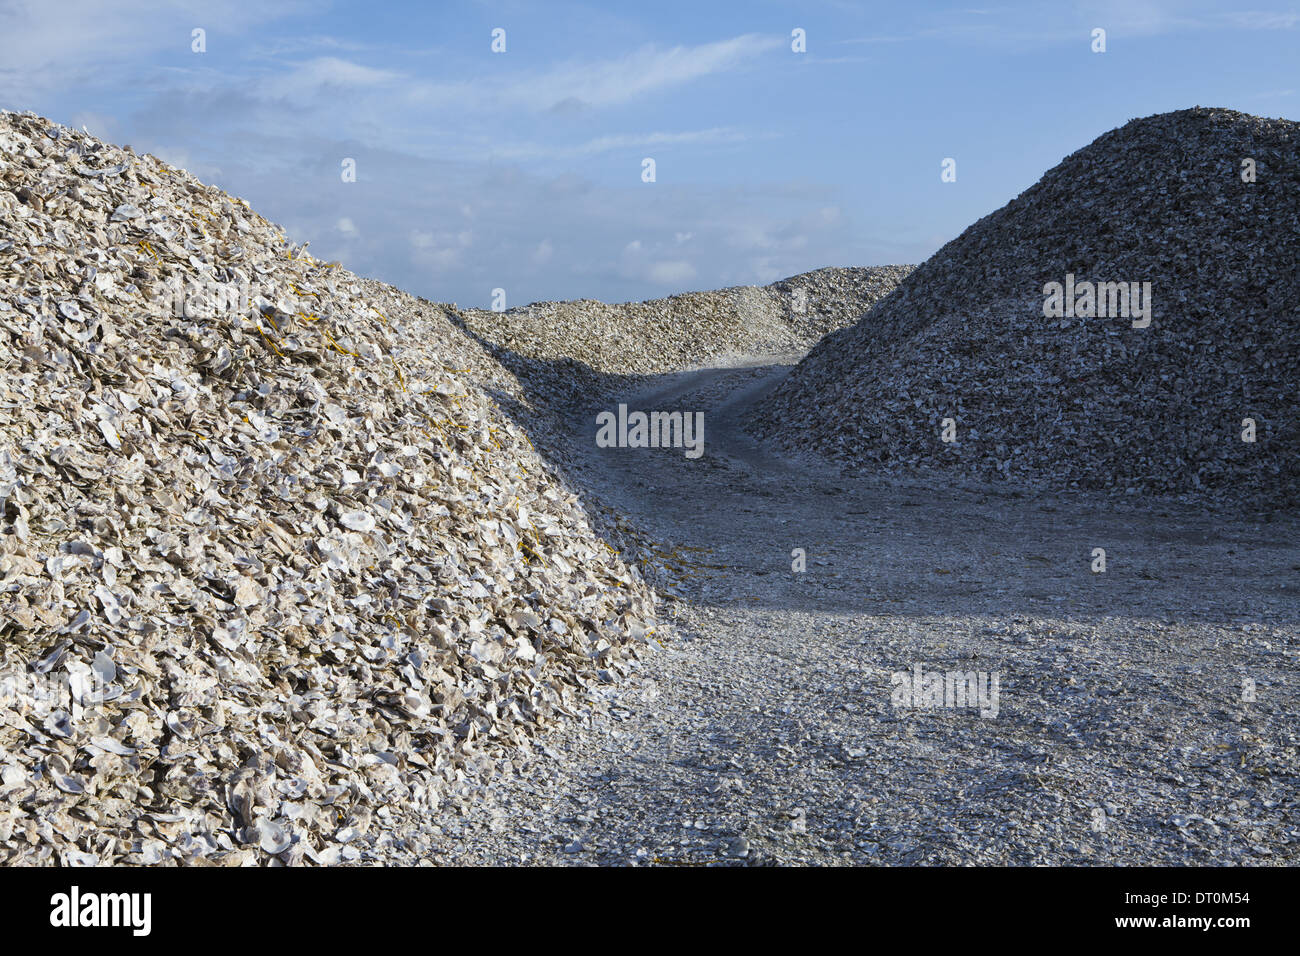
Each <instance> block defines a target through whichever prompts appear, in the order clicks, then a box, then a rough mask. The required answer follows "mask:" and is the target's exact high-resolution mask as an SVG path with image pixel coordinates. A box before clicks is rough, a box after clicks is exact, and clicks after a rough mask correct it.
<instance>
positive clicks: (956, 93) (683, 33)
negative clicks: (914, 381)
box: [0, 0, 1300, 306]
mask: <svg viewBox="0 0 1300 956" xmlns="http://www.w3.org/2000/svg"><path fill="white" fill-rule="evenodd" d="M972 2H976V3H977V2H978V0H968V2H967V3H966V4H961V3H957V4H945V3H896V4H885V3H849V2H822V0H805V2H800V3H776V2H766V0H736V2H724V0H718V2H711V0H694V2H676V0H654V2H650V3H566V2H555V3H551V2H532V3H524V2H518V3H516V2H499V3H498V2H428V3H417V2H394V3H383V2H378V0H376V2H368V3H357V2H346V3H331V2H328V0H312V2H297V0H258V2H256V3H244V2H234V0H201V2H196V3H187V2H182V0H141V2H138V3H131V4H124V3H123V4H119V3H104V2H92V0H66V2H51V0H0V106H3V107H5V108H9V109H20V110H21V109H30V110H35V111H36V112H38V113H41V114H43V115H45V116H49V117H50V118H52V119H55V120H57V121H59V122H63V123H68V124H72V125H76V126H82V125H85V126H86V127H87V128H88V129H89V130H90V131H91V132H92V133H95V134H96V135H98V136H101V137H103V138H105V139H108V140H111V141H113V142H116V143H130V144H131V145H132V146H133V147H135V148H136V149H137V150H142V151H148V152H152V153H155V154H156V155H158V156H160V157H162V158H163V159H166V160H167V161H169V162H172V163H175V164H177V165H180V166H183V167H185V168H187V169H189V170H190V171H191V172H192V173H194V174H195V175H196V176H198V177H199V178H200V179H203V180H204V181H206V182H211V183H214V184H216V185H218V186H220V187H222V188H223V189H226V190H227V191H229V192H231V193H233V194H235V195H238V196H242V197H244V198H246V199H247V200H248V201H249V202H250V203H251V204H252V205H253V207H254V208H255V209H257V210H258V211H259V212H261V213H262V214H263V215H265V216H266V217H267V218H269V219H271V220H273V221H275V222H278V223H280V224H281V225H283V226H285V227H286V229H288V231H289V233H290V235H291V237H292V238H294V239H295V240H297V241H300V242H301V241H308V240H309V241H310V242H311V249H312V251H313V252H314V253H315V254H316V255H318V256H320V257H322V258H325V259H339V260H341V261H342V262H343V263H344V264H345V265H346V266H347V267H348V268H351V269H353V270H354V271H356V272H359V273H361V274H364V275H370V276H374V277H376V278H380V279H383V280H385V281H388V282H391V283H394V284H395V285H397V286H399V287H401V288H403V289H406V290H408V291H410V292H414V293H416V294H419V295H423V296H425V297H426V298H429V299H433V300H436V301H455V302H458V303H459V304H461V305H471V306H486V305H488V304H489V302H490V299H491V292H492V289H493V288H497V287H501V288H504V289H505V290H506V298H507V304H509V305H520V304H524V303H526V302H529V301H535V300H542V299H572V298H584V297H585V298H598V299H603V300H606V301H624V300H631V299H643V298H649V297H653V296H660V295H667V294H671V293H674V292H681V291H686V290H690V289H707V288H716V287H721V286H728V285H742V284H744V285H748V284H759V283H766V282H770V281H773V280H775V279H778V278H782V277H784V276H787V275H792V274H795V273H798V272H803V271H807V270H810V269H815V268H818V267H821V266H827V265H840V266H847V265H873V264H884V263H892V262H920V261H922V260H924V259H925V258H926V257H927V256H929V255H930V254H931V253H932V252H934V251H935V250H936V249H937V248H938V247H939V246H940V245H942V244H943V243H944V242H946V241H947V240H949V239H951V238H953V237H954V236H956V235H957V234H958V233H960V232H961V231H962V230H963V229H964V228H965V227H966V226H968V225H969V224H970V223H972V222H974V221H975V220H976V219H978V218H979V217H980V216H983V215H985V214H987V213H989V212H991V211H993V210H994V209H996V208H998V207H999V206H1002V205H1003V204H1004V203H1006V202H1007V201H1008V200H1010V199H1011V198H1013V197H1014V196H1016V195H1017V194H1018V193H1020V192H1021V191H1022V190H1024V189H1025V188H1026V187H1028V186H1030V185H1031V184H1033V183H1034V182H1035V181H1036V180H1037V179H1038V178H1039V177H1040V176H1041V175H1042V174H1043V172H1045V171H1046V170H1047V169H1049V168H1051V167H1052V166H1053V165H1055V164H1056V163H1057V162H1059V161H1060V160H1061V159H1062V158H1063V157H1064V156H1066V155H1067V154H1069V153H1071V152H1073V151H1074V150H1076V149H1078V148H1080V147H1082V146H1084V145H1086V144H1087V143H1089V142H1091V141H1092V140H1093V139H1095V138H1096V137H1097V136H1099V135H1100V134H1102V133H1104V132H1106V131H1107V130H1109V129H1113V128H1114V127H1116V126H1119V125H1122V124H1123V123H1125V122H1127V121H1128V120H1129V119H1132V118H1134V117H1138V116H1146V115H1149V114H1152V113H1158V112H1164V111H1167V110H1174V109H1181V108H1185V107H1189V106H1195V105H1201V106H1223V107H1230V108H1233V109H1238V110H1243V111H1246V112H1250V113H1256V114H1260V115H1264V116H1285V117H1288V118H1292V119H1294V118H1296V115H1297V112H1298V110H1297V107H1298V106H1300V66H1298V64H1300V12H1298V11H1300V6H1297V5H1288V4H1274V3H1267V2H1261V3H1258V4H1256V3H1253V2H1252V0H1246V3H1245V4H1244V5H1241V4H1237V5H1234V4H1216V3H1166V2H1161V0H1156V2H1144V0H1119V2H1104V3H1050V4H1048V3H1042V4H1037V3H1028V4H1010V5H994V6H974V5H971V3H972ZM498 27H499V28H502V29H504V30H505V31H506V34H505V39H506V52H504V53H493V52H492V51H491V43H492V31H493V29H495V28H498ZM1096 27H1101V28H1103V29H1105V30H1106V46H1107V49H1106V52H1105V53H1094V52H1092V49H1091V46H1092V36H1091V34H1092V30H1093V29H1094V28H1096ZM194 28H202V29H204V30H205V31H206V45H207V50H206V52H204V53H195V52H192V50H191V45H192V44H191V36H192V33H191V31H192V30H193V29H194ZM795 28H801V29H803V30H804V31H805V33H806V37H807V52H806V53H795V52H793V51H792V49H791V31H792V30H794V29H795ZM646 157H651V158H653V159H654V160H655V164H656V170H655V172H656V181H655V182H653V183H646V182H643V181H642V160H643V159H644V158H646ZM946 157H952V158H954V159H955V160H956V161H957V181H956V182H952V183H944V182H941V179H940V171H941V169H940V164H941V162H942V161H943V159H944V158H946ZM344 158H352V159H355V160H356V170H357V181H356V182H352V183H345V182H343V181H342V178H341V176H340V169H341V166H340V164H341V162H342V160H343V159H344Z"/></svg>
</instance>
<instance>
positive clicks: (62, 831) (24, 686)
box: [0, 112, 654, 865]
mask: <svg viewBox="0 0 1300 956" xmlns="http://www.w3.org/2000/svg"><path fill="white" fill-rule="evenodd" d="M487 383H492V384H493V387H494V388H496V389H505V390H506V391H508V392H513V393H518V392H519V388H518V383H516V382H513V381H512V377H511V376H510V374H509V373H508V372H506V371H505V370H504V369H503V368H501V367H500V365H499V364H497V362H496V361H495V360H494V359H493V358H492V357H491V356H490V355H489V354H488V353H487V352H486V351H485V350H484V349H483V348H481V347H480V346H479V345H478V344H476V343H475V342H474V341H473V340H472V339H470V338H469V337H467V336H465V335H464V333H463V332H462V331H461V330H460V329H459V328H458V327H457V325H456V323H455V322H453V321H452V318H451V317H450V316H449V314H448V313H447V311H446V310H443V309H441V308H439V307H436V306H433V305H432V304H430V303H426V302H424V301H423V300H418V299H415V298H412V297H409V296H404V295H402V294H400V293H397V292H396V291H395V290H391V289H388V288H387V287H384V286H381V285H380V284H379V283H374V282H370V281H368V280H362V279H359V278H357V277H356V276H354V275H352V274H350V273H348V272H347V271H345V270H343V269H341V268H339V267H338V266H337V264H334V263H324V262H320V261H318V260H317V259H315V258H313V257H312V256H311V255H309V254H308V253H307V252H306V251H305V250H304V249H301V248H295V247H293V246H292V245H291V244H289V243H288V242H287V241H286V239H285V237H284V235H283V233H282V232H281V231H280V230H279V229H278V228H276V227H275V226H273V225H272V224H270V223H268V222H267V221H265V220H264V219H262V218H261V217H260V216H258V215H256V214H255V213H253V212H252V211H251V210H249V208H248V207H247V206H246V204H244V203H243V202H242V201H240V200H238V199H234V198H232V197H230V196H228V195H226V194H225V193H223V192H221V191H219V190H217V189H215V188H212V187H209V186H205V185H203V184H202V183H199V182H198V181H196V180H195V179H194V178H193V177H191V176H189V175H188V174H186V173H184V172H182V171H180V170H178V169H175V168H173V167H171V166H169V165H167V164H165V163H163V162H161V161H159V160H157V159H155V158H154V157H152V156H147V155H136V154H134V153H133V152H132V151H131V150H130V149H129V148H127V149H118V148H114V147H112V146H109V145H106V144H104V143H102V142H99V141H97V140H96V139H94V138H93V137H91V136H89V135H87V134H85V133H83V132H79V131H76V130H72V129H68V128H65V127H62V126H59V125H56V124H54V123H51V122H49V121H48V120H45V119H42V118H40V117H38V116H36V115H34V114H31V113H12V112H4V113H0V863H53V862H60V863H63V864H87V863H102V864H108V863H143V864H155V863H170V862H181V863H196V862H210V863H219V864H227V865H230V864H246V863H255V862H263V863H264V862H268V861H270V862H276V863H297V862H302V861H311V862H315V863H335V862H348V861H366V860H373V859H382V858H383V855H384V853H385V852H386V849H385V848H386V846H388V848H389V849H391V846H389V844H386V843H385V840H388V841H389V843H390V844H391V841H392V839H393V837H392V836H391V834H388V835H385V834H386V831H385V829H384V822H385V818H386V817H387V816H388V815H389V814H390V812H391V808H392V807H394V806H395V805H399V804H400V805H401V806H403V807H405V808H408V809H409V808H421V807H427V808H429V809H430V810H433V809H436V808H438V807H439V806H447V805H448V801H452V802H454V801H456V800H458V799H469V798H471V797H472V794H473V792H474V790H473V786H472V784H473V781H476V780H481V779H483V778H484V775H490V774H492V773H494V772H498V771H500V770H502V769H509V765H510V762H511V757H510V756H509V755H510V754H511V753H527V752H528V751H529V748H530V747H532V746H533V743H532V741H533V739H534V736H535V735H536V734H537V733H538V731H539V729H540V728H543V727H544V726H546V725H547V724H548V722H550V721H552V720H554V719H556V718H557V717H560V716H563V715H572V714H573V713H575V711H576V710H577V709H578V708H580V707H581V706H583V704H582V701H583V700H584V699H585V698H586V697H587V692H588V691H589V689H590V688H591V687H592V686H593V685H595V684H596V683H599V682H607V681H611V680H614V679H616V678H617V676H618V674H620V673H621V672H623V671H625V670H626V668H627V666H628V663H629V660H630V656H631V655H633V654H634V653H635V652H636V650H637V648H639V647H640V646H642V645H643V644H644V643H645V642H646V641H647V640H648V636H647V635H648V632H649V631H651V630H653V626H654V621H653V613H654V608H653V595H652V593H651V591H650V590H649V588H648V587H647V586H646V585H645V583H644V581H643V580H642V578H641V576H640V574H639V572H637V571H636V570H635V569H634V568H629V567H628V566H627V565H626V564H625V563H624V562H623V561H622V560H621V559H620V558H619V557H618V555H617V554H616V553H615V552H614V551H612V550H611V548H610V547H609V546H608V545H607V544H606V543H605V542H604V541H603V540H601V538H600V537H599V536H597V535H596V534H595V533H594V532H593V530H592V528H591V525H590V522H589V521H588V517H587V515H586V514H585V513H584V511H583V509H582V507H581V506H580V504H579V501H578V499H577V498H576V497H575V496H574V495H573V494H572V493H571V492H570V491H569V490H567V489H566V488H565V487H564V486H563V485H562V483H561V482H560V481H559V480H558V479H557V478H556V476H555V475H554V473H553V472H552V471H550V470H549V469H548V467H547V465H546V464H545V463H544V462H543V461H542V460H541V459H540V458H539V456H538V455H537V453H536V452H535V451H534V450H533V448H532V445H531V444H530V442H529V438H528V436H527V435H526V434H525V433H524V431H523V430H522V428H521V427H520V426H519V425H518V424H517V423H516V422H515V421H513V420H512V419H511V418H510V417H508V416H507V415H506V414H505V413H504V412H503V411H502V410H501V409H500V408H499V407H498V406H497V405H496V404H495V401H494V399H493V398H492V397H490V396H489V394H488V391H487ZM503 754H504V755H505V756H502V755H503Z"/></svg>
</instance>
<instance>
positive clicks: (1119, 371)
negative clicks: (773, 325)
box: [751, 108, 1300, 504]
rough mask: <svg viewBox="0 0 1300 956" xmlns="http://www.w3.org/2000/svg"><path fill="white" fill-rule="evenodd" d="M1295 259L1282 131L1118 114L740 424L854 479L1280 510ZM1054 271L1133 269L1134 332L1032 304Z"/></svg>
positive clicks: (1288, 158) (1290, 154) (1299, 440)
mask: <svg viewBox="0 0 1300 956" xmlns="http://www.w3.org/2000/svg"><path fill="white" fill-rule="evenodd" d="M1243 159H1250V160H1253V162H1254V165H1255V169H1256V181H1255V182H1243V179H1242V175H1241V174H1242V171H1243V164H1242V161H1243ZM1298 261H1300V125H1298V124H1296V123H1294V122H1291V121H1288V120H1269V119H1262V118H1259V117H1254V116H1249V115H1246V114H1242V113H1237V112H1233V111H1230V110H1221V109H1201V108H1197V109H1191V110H1182V111H1179V112H1175V113H1167V114H1161V115H1158V116H1152V117H1148V118H1145V119H1139V120H1134V121H1132V122H1130V123H1128V124H1127V125H1125V126H1124V127H1122V128H1120V129H1117V130H1113V131H1111V132H1109V133H1107V134H1105V135H1103V136H1101V137H1100V138H1098V139H1097V140H1096V141H1095V142H1093V143H1092V144H1090V145H1089V146H1087V147H1085V148H1084V149H1082V150H1079V151H1078V152H1076V153H1074V154H1073V155H1071V156H1069V157H1067V158H1066V159H1065V160H1064V161H1063V162H1061V164H1060V165H1058V166H1057V167H1055V168H1054V169H1052V170H1051V171H1049V172H1048V173H1047V174H1046V175H1045V176H1044V177H1043V178H1042V180H1040V181H1039V182H1038V183H1037V184H1035V185H1034V186H1032V187H1031V188H1030V189H1028V190H1026V191H1025V192H1024V193H1023V194H1022V195H1020V196H1019V197H1017V198H1016V199H1014V200H1012V201H1011V202H1010V203H1008V204H1007V205H1006V206H1004V207H1003V208H1001V209H999V210H997V211H996V212H994V213H992V214H990V215H988V216H986V217H984V218H983V219H981V220H979V221H978V222H976V223H975V224H974V225H972V226H971V227H970V228H968V229H967V230H966V231H965V232H963V233H962V234H961V235H960V236H959V237H958V238H957V239H955V240H953V241H952V242H950V243H948V244H947V245H946V246H944V247H943V248H942V249H940V250H939V251H938V252H937V253H935V255H934V256H933V257H931V258H930V259H929V260H928V261H927V262H926V263H924V264H923V265H921V266H919V267H918V268H917V269H916V270H915V271H914V272H913V273H912V274H911V275H910V276H908V278H907V279H906V280H904V281H903V283H902V284H901V285H900V286H899V288H898V289H897V290H895V291H894V293H893V294H891V295H890V296H888V297H887V298H886V299H884V300H883V301H881V302H880V303H879V304H878V305H877V306H876V308H875V309H873V310H872V311H871V312H870V313H869V314H868V315H867V316H865V317H864V318H863V319H862V321H860V322H859V323H858V324H856V325H855V326H853V327H851V328H848V329H846V330H844V331H842V332H839V333H837V334H833V335H831V336H829V337H827V338H826V339H824V340H823V341H822V342H821V343H820V344H819V345H818V346H817V347H816V348H815V349H814V350H813V351H812V352H811V353H810V354H809V355H808V357H807V358H806V359H805V360H804V361H803V362H802V363H801V364H800V366H799V367H798V368H797V370H796V371H795V372H794V373H793V374H792V375H791V376H790V378H789V380H788V381H787V382H785V383H784V384H783V385H782V387H781V388H780V389H778V390H777V392H776V393H774V395H773V396H772V397H771V398H770V399H769V400H768V401H767V402H766V403H765V404H764V406H763V407H762V408H761V409H759V410H758V412H757V414H756V416H755V418H754V419H753V421H752V422H751V425H752V426H753V428H754V429H755V430H756V431H757V432H759V433H761V434H766V435H774V436H778V437H779V438H780V439H781V440H782V441H783V442H785V443H787V444H788V445H790V446H792V447H797V448H802V449H809V450H812V451H815V452H817V453H820V454H823V455H827V456H829V457H831V458H835V459H838V460H840V461H842V462H844V463H845V464H846V465H847V466H849V468H850V469H852V470H856V471H860V472H889V473H894V474H900V475H901V474H921V475H925V474H930V475H932V476H938V475H943V476H955V477H964V478H971V479H977V480H985V481H989V480H992V481H997V480H1004V479H1010V480H1012V481H1014V482H1016V483H1028V484H1036V485H1040V486H1043V487H1047V488H1064V487H1079V488H1089V489H1120V490H1130V489H1131V490H1135V491H1147V492H1153V493H1162V494H1190V495H1197V496H1201V495H1205V496H1210V497H1216V498H1225V499H1226V498H1240V499H1251V500H1255V501H1260V502H1272V503H1274V504H1283V503H1285V502H1287V501H1289V500H1291V499H1292V498H1293V496H1294V495H1295V493H1296V492H1297V490H1300V467H1298V466H1297V453H1298V452H1300V424H1298V423H1297V422H1296V420H1295V417H1296V415H1295V413H1296V392H1295V388H1296V381H1297V373H1298V372H1300V274H1298V273H1300V269H1298V268H1297V262H1298ZM1067 274H1072V275H1073V277H1074V280H1075V281H1076V282H1078V283H1083V282H1090V283H1102V282H1125V283H1142V282H1150V283H1151V302H1152V304H1153V308H1152V311H1151V314H1152V320H1151V324H1150V326H1149V327H1147V328H1134V327H1133V322H1132V320H1131V319H1130V318H1127V317H1124V316H1114V317H1091V318H1089V317H1084V316H1081V315H1080V316H1075V317H1069V316H1052V317H1045V315H1044V302H1045V299H1046V295H1045V291H1044V290H1045V286H1046V284H1047V283H1051V282H1056V283H1062V284H1064V283H1065V282H1066V278H1067ZM1139 288H1140V287H1139ZM1085 306H1086V303H1085ZM945 418H953V419H955V421H956V426H957V437H958V441H957V442H956V443H951V444H949V443H943V442H941V441H940V432H941V427H942V425H941V423H942V420H943V419H945ZM1247 418H1249V419H1252V420H1253V421H1254V423H1255V427H1256V430H1257V434H1256V438H1257V440H1256V441H1255V442H1254V443H1249V442H1245V441H1243V440H1242V434H1243V420H1244V419H1247Z"/></svg>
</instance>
